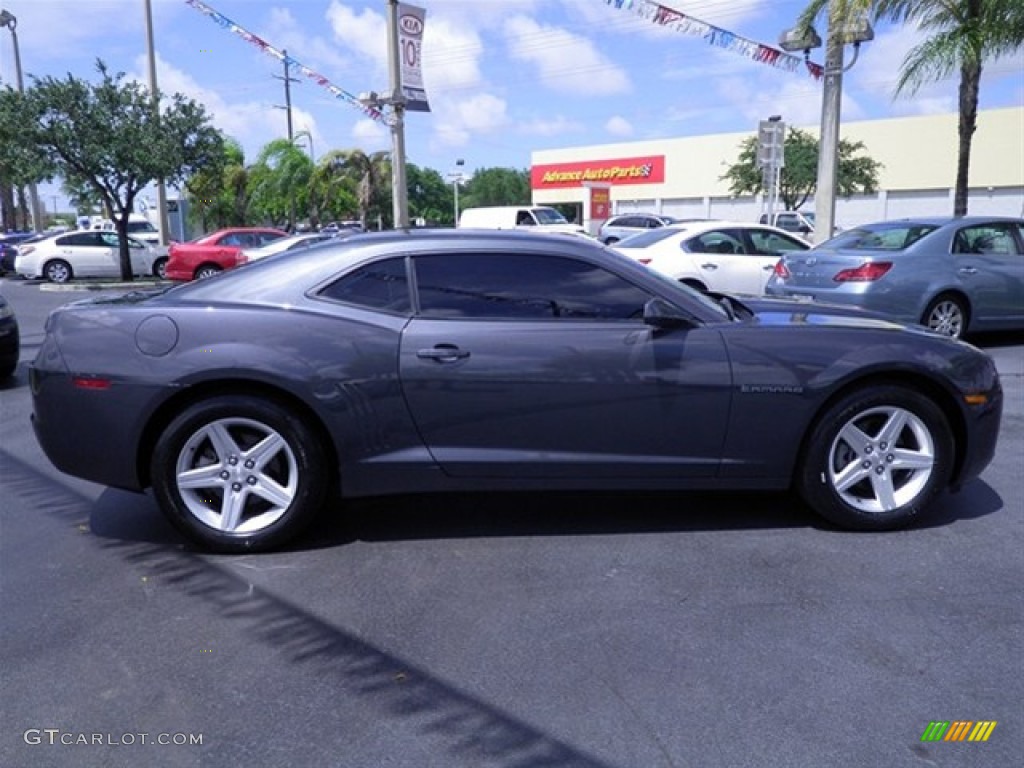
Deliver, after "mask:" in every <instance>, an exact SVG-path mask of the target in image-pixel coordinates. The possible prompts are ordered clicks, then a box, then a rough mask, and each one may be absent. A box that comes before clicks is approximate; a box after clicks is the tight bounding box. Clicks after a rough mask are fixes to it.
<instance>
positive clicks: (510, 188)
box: [460, 168, 532, 208]
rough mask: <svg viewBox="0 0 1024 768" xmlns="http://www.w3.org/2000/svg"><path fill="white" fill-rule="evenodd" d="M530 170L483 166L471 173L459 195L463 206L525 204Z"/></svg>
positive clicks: (529, 197) (528, 197)
mask: <svg viewBox="0 0 1024 768" xmlns="http://www.w3.org/2000/svg"><path fill="white" fill-rule="evenodd" d="M531 196H532V195H531V191H530V172H529V171H528V170H521V171H517V170H515V169H514V168H483V169H481V170H478V171H476V172H474V173H473V178H472V179H470V180H469V181H468V182H467V183H466V185H465V192H464V193H463V194H462V195H461V197H460V203H461V205H462V207H463V208H476V207H479V206H484V205H525V204H527V203H529V202H530V199H531Z"/></svg>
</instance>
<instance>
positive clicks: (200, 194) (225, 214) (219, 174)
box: [185, 137, 253, 232]
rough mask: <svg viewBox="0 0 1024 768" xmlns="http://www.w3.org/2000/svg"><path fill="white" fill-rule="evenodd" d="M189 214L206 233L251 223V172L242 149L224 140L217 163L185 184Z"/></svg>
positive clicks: (225, 138)
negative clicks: (188, 201)
mask: <svg viewBox="0 0 1024 768" xmlns="http://www.w3.org/2000/svg"><path fill="white" fill-rule="evenodd" d="M185 189H186V191H187V192H188V194H189V198H190V202H191V208H190V211H189V214H190V215H191V216H192V217H193V220H194V221H195V223H197V224H199V226H200V229H201V230H202V231H203V232H209V231H210V230H213V229H220V228H222V227H243V226H246V225H247V224H251V223H253V222H252V221H250V214H249V208H250V199H249V169H248V168H247V167H246V165H245V153H244V151H243V150H242V146H241V145H240V144H239V143H238V142H237V141H235V140H234V139H232V138H229V137H224V149H223V152H222V154H221V156H220V157H219V158H218V160H217V162H213V163H210V164H209V165H206V166H204V167H203V168H201V169H199V171H197V172H196V173H195V174H193V175H192V176H191V177H189V179H188V181H186V182H185Z"/></svg>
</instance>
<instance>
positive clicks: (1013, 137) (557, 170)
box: [531, 107, 1024, 227]
mask: <svg viewBox="0 0 1024 768" xmlns="http://www.w3.org/2000/svg"><path fill="white" fill-rule="evenodd" d="M957 121H958V116H957V115H956V114H946V115H927V116H922V117H903V118H892V119H886V120H868V121H862V122H850V123H843V125H842V128H841V134H840V135H841V138H842V139H844V140H847V141H853V142H856V141H860V142H863V143H864V147H865V149H864V153H865V154H867V155H868V156H869V157H871V158H873V159H875V160H877V161H878V162H880V163H881V164H882V168H881V170H880V172H879V184H878V188H879V191H878V192H877V193H875V194H871V195H857V196H854V197H850V198H839V199H838V200H837V201H836V223H837V224H838V225H839V226H842V227H850V226H854V225H856V224H863V223H867V222H870V221H878V220H882V219H896V218H903V217H907V216H920V215H949V214H951V213H952V212H953V187H954V184H955V181H956V158H957V146H958V139H957ZM803 130H806V131H808V132H809V133H812V134H814V135H817V133H818V128H817V127H809V126H808V127H803ZM754 133H756V126H752V127H751V130H750V131H748V132H744V133H724V134H716V135H709V136H690V137H685V138H678V139H659V140H655V141H638V142H628V143H625V142H624V143H618V144H601V145H595V146H589V147H571V148H566V149H557V150H543V151H537V152H534V153H533V154H532V158H531V160H532V168H531V185H532V188H533V202H534V203H535V204H548V205H550V204H553V203H576V204H580V206H581V209H582V210H584V211H586V210H588V206H583V201H584V199H585V198H586V199H588V200H589V199H590V195H591V192H590V190H588V189H587V188H586V185H588V184H590V183H591V182H592V183H594V184H596V185H610V188H608V192H609V193H610V209H611V210H610V212H611V213H622V212H627V211H653V212H662V213H665V214H669V215H673V216H679V217H700V218H727V219H734V220H739V221H755V220H756V219H757V217H758V216H759V214H760V213H761V212H762V210H763V200H762V198H761V196H760V195H758V196H749V195H746V196H736V195H732V194H730V192H729V188H728V185H727V183H726V182H724V181H722V179H721V177H722V175H723V174H724V173H725V171H726V169H727V168H728V166H729V165H731V164H733V163H735V162H736V159H737V158H738V157H739V151H740V144H741V143H742V142H743V141H744V140H745V139H747V138H749V137H750V136H752V135H753V134H754ZM970 183H971V190H970V200H969V209H968V210H969V213H971V214H980V215H1004V216H1024V107H1011V108H1005V109H992V110H986V111H983V112H980V113H979V115H978V128H977V131H976V132H975V134H974V140H973V143H972V148H971V170H970ZM812 208H813V198H812V199H811V200H809V201H808V205H805V206H804V209H805V210H808V209H812ZM588 223H589V222H584V224H588Z"/></svg>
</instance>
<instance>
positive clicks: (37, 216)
mask: <svg viewBox="0 0 1024 768" xmlns="http://www.w3.org/2000/svg"><path fill="white" fill-rule="evenodd" d="M0 27H7V28H8V29H9V30H11V40H12V41H13V42H14V71H15V73H16V75H17V78H18V93H24V92H25V82H24V80H23V79H22V77H21V51H20V50H19V48H18V18H17V17H16V16H15V15H14V14H13V13H11V12H10V11H8V10H6V9H5V10H2V11H0ZM28 194H29V198H30V199H31V201H32V228H33V229H35V230H36V231H37V232H42V231H43V215H42V212H41V210H40V208H39V191H38V190H37V189H36V183H35V182H34V181H33V182H32V183H31V184H29V185H28Z"/></svg>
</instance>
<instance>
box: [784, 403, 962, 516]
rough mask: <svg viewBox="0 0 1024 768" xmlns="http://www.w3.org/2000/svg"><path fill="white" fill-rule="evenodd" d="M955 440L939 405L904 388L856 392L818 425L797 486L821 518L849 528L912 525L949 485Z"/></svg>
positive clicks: (799, 470) (819, 421) (837, 404)
mask: <svg viewBox="0 0 1024 768" xmlns="http://www.w3.org/2000/svg"><path fill="white" fill-rule="evenodd" d="M952 464H953V438H952V433H951V431H950V428H949V424H948V422H947V421H946V418H945V416H944V415H943V413H942V411H941V410H940V409H939V407H938V406H937V405H935V403H934V402H932V401H931V400H929V399H927V398H926V397H924V396H922V395H919V394H916V393H914V392H911V391H909V390H906V389H904V388H902V387H898V386H890V385H877V386H871V387H867V388H865V389H862V390H859V391H857V392H854V393H852V394H850V395H848V396H846V397H845V398H843V399H842V400H840V401H839V402H838V403H836V404H835V405H834V406H832V407H831V408H830V409H829V410H828V411H827V412H826V413H825V414H824V415H823V416H822V417H821V418H820V419H819V420H818V422H817V423H816V425H815V426H814V428H813V431H812V433H811V437H810V440H809V441H808V443H807V447H806V451H805V453H804V456H803V461H802V466H801V467H800V468H799V469H798V472H799V476H798V486H799V490H800V493H801V495H802V496H803V498H804V500H805V501H806V502H807V503H808V504H809V505H810V506H811V507H812V508H813V509H814V510H815V511H816V512H817V513H818V514H820V515H821V516H822V517H824V518H826V519H828V520H831V521H832V522H833V523H836V524H837V525H839V526H842V527H844V528H853V529H859V530H891V529H894V528H901V527H903V526H905V525H907V524H909V523H910V522H911V521H912V520H913V519H914V518H915V517H916V516H917V515H918V514H919V513H920V512H921V510H922V509H923V508H924V507H925V506H926V505H927V504H928V502H929V501H930V500H931V499H932V498H933V497H934V496H935V495H936V494H937V493H938V492H939V491H941V490H942V489H943V488H945V487H946V486H947V485H948V484H949V477H950V472H951V469H952Z"/></svg>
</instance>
